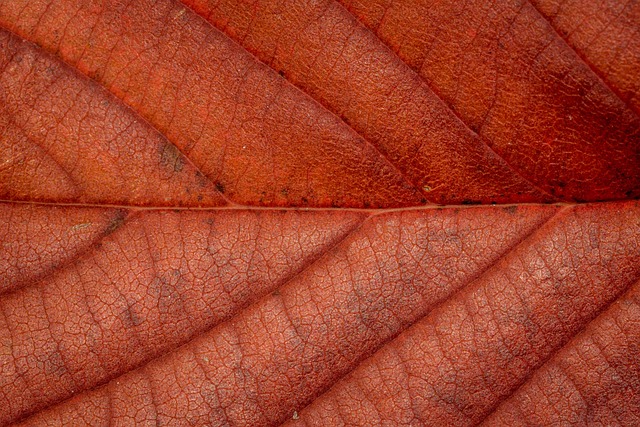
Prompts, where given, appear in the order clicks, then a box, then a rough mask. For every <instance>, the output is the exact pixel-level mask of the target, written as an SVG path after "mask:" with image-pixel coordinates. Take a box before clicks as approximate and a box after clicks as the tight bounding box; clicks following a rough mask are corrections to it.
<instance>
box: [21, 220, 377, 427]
mask: <svg viewBox="0 0 640 427" xmlns="http://www.w3.org/2000/svg"><path fill="white" fill-rule="evenodd" d="M369 218H371V216H363V217H362V219H361V220H360V221H358V222H356V223H355V224H354V225H353V226H352V227H351V229H349V230H348V231H347V232H346V233H344V235H343V236H341V237H340V238H338V239H337V240H335V241H334V242H333V244H330V245H329V246H327V248H325V249H324V250H323V251H320V252H319V253H318V254H316V255H315V257H314V258H312V259H309V260H307V262H306V264H305V265H303V266H302V267H301V268H300V269H299V270H298V271H296V272H294V273H293V274H292V275H291V276H290V277H288V278H284V280H283V281H282V283H280V284H279V285H278V286H277V287H276V288H274V289H271V290H270V291H269V292H268V294H267V295H270V294H271V293H273V292H275V291H277V290H278V289H281V288H282V287H283V286H286V285H287V284H288V283H290V282H291V281H293V280H294V279H295V278H296V277H298V276H300V275H301V274H303V273H304V272H305V271H307V270H309V269H311V268H312V267H313V266H314V265H316V264H317V263H318V262H320V261H321V260H322V259H324V258H326V257H327V256H329V254H331V253H332V252H333V251H334V250H335V249H336V248H337V247H339V246H340V245H341V244H342V242H344V241H346V240H347V239H348V238H349V237H350V236H352V235H354V234H355V233H356V232H357V231H358V230H359V229H360V228H362V225H363V224H364V223H365V222H366V221H367V220H368V219H369ZM263 297H264V295H263ZM262 300H263V298H259V299H258V300H256V301H255V302H254V303H252V304H249V305H248V306H246V307H242V308H240V309H238V310H237V311H236V312H235V313H234V314H233V315H232V316H231V317H229V318H227V319H226V320H224V321H223V322H220V323H217V324H215V325H212V326H211V327H209V328H207V329H205V330H202V331H200V332H197V333H196V334H194V335H193V336H191V337H190V338H189V339H187V340H185V341H183V342H182V343H179V344H177V345H176V346H175V347H174V348H172V349H168V350H165V351H163V352H162V354H158V355H156V356H153V357H151V358H149V359H148V360H146V361H145V362H143V363H141V364H139V365H138V366H135V367H133V368H130V369H127V370H126V371H123V372H120V373H118V374H117V375H115V376H112V377H107V378H105V380H103V381H100V382H99V383H98V384H96V385H95V386H93V387H91V388H88V389H84V390H82V391H80V392H78V393H77V394H75V395H73V396H69V397H67V398H65V399H62V400H60V401H58V402H52V403H50V404H49V405H48V406H47V408H41V409H37V410H34V411H31V412H28V413H25V414H24V415H23V416H21V418H20V419H21V420H22V419H26V418H29V417H31V416H33V415H35V414H37V413H39V412H41V411H42V410H43V409H48V408H51V407H53V406H57V405H60V404H62V403H63V402H66V401H68V400H69V399H72V398H73V397H75V396H78V395H82V394H85V393H89V392H91V391H93V390H96V389H98V388H100V387H102V386H103V385H104V384H108V383H109V382H111V381H114V380H116V379H118V378H121V377H122V376H124V375H126V374H127V373H129V372H132V371H135V370H139V369H143V370H144V368H145V367H146V366H148V365H149V364H150V363H151V362H153V361H154V360H157V359H160V358H162V357H165V356H167V355H169V354H172V353H174V352H176V351H178V349H180V348H183V347H185V346H187V345H188V344H189V343H191V342H193V341H195V340H196V339H198V338H199V337H201V336H203V335H206V334H207V333H209V332H210V331H211V330H213V329H215V328H216V327H218V326H219V325H221V324H225V323H229V322H231V321H232V320H233V319H235V318H237V317H238V316H239V315H241V314H242V313H243V312H245V311H246V310H247V309H248V308H249V307H252V306H256V305H257V304H259V303H260V302H261V301H262Z"/></svg>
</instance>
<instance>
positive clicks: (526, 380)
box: [475, 278, 638, 426]
mask: <svg viewBox="0 0 640 427" xmlns="http://www.w3.org/2000/svg"><path fill="white" fill-rule="evenodd" d="M637 282H638V279H637V278H634V279H633V280H631V281H629V283H628V284H627V285H626V286H625V287H624V288H623V289H622V290H620V292H619V293H618V294H617V295H616V296H615V297H614V298H612V300H611V301H610V302H608V303H607V304H604V305H603V306H602V307H600V308H599V309H598V310H596V311H595V312H594V313H593V317H592V318H591V319H589V320H588V321H587V322H585V323H584V324H583V325H582V327H580V329H578V330H577V331H576V333H575V334H574V335H573V336H571V337H569V338H567V341H566V342H565V343H563V344H562V345H560V346H559V347H557V348H555V349H554V350H552V351H551V352H550V353H549V354H548V355H547V356H546V357H544V358H543V359H542V360H540V362H539V364H538V366H536V367H534V368H533V370H532V371H531V372H529V374H528V375H527V377H526V378H524V380H523V381H521V382H520V384H518V385H517V386H516V387H515V388H514V389H513V390H512V391H511V392H510V393H509V394H508V395H507V396H504V397H503V398H502V400H501V401H500V402H496V403H495V405H494V407H493V408H491V410H490V411H489V412H487V414H486V415H485V416H484V417H482V419H481V420H480V421H479V422H477V423H476V424H475V425H476V426H480V425H482V424H483V423H484V421H485V420H486V419H488V418H489V417H490V416H491V415H492V414H493V413H494V412H496V411H497V410H498V409H499V408H500V405H501V404H502V402H504V401H506V400H508V399H509V398H510V397H511V396H513V395H514V394H516V393H517V392H518V390H520V389H521V388H523V387H524V386H525V385H526V384H527V383H529V382H530V381H531V379H532V378H533V377H534V375H535V373H536V372H538V371H539V370H540V369H542V368H543V367H544V366H545V365H546V364H547V362H549V360H551V359H553V357H554V356H555V355H556V354H558V353H560V352H561V351H562V350H563V349H565V348H567V347H568V346H570V345H571V343H572V342H573V340H574V339H575V338H576V337H577V336H579V335H580V334H582V333H583V332H584V331H585V330H587V329H588V328H589V326H590V325H592V324H593V323H594V322H595V321H597V320H598V319H600V318H601V317H602V316H604V315H605V314H606V312H607V311H608V310H609V308H610V307H611V306H612V305H613V304H614V303H615V302H616V301H618V300H619V299H620V298H622V297H623V296H624V295H625V294H626V293H627V292H628V291H629V289H631V287H632V286H633V285H634V284H636V283H637Z"/></svg>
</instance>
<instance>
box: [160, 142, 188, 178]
mask: <svg viewBox="0 0 640 427" xmlns="http://www.w3.org/2000/svg"><path fill="white" fill-rule="evenodd" d="M160 161H161V163H162V164H163V165H164V166H165V167H168V168H172V169H173V171H174V172H180V171H182V169H183V168H184V158H183V157H182V153H181V152H180V150H178V147H176V146H175V145H173V144H171V143H166V144H163V145H162V146H161V147H160Z"/></svg>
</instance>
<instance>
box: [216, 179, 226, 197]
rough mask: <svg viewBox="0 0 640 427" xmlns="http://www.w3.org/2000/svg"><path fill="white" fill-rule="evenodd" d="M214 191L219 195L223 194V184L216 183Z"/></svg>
mask: <svg viewBox="0 0 640 427" xmlns="http://www.w3.org/2000/svg"><path fill="white" fill-rule="evenodd" d="M216 190H218V191H219V192H220V193H222V194H224V191H225V187H224V184H223V183H221V182H220V181H216Z"/></svg>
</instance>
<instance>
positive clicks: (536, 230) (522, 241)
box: [298, 207, 570, 412]
mask: <svg viewBox="0 0 640 427" xmlns="http://www.w3.org/2000/svg"><path fill="white" fill-rule="evenodd" d="M567 209H570V208H567V207H565V208H561V209H558V210H557V211H556V212H555V213H554V214H553V215H551V216H550V217H549V218H548V219H546V220H545V221H544V222H542V223H541V224H540V225H539V226H538V227H536V228H534V229H532V230H531V231H530V232H529V233H527V234H524V235H523V236H522V237H521V239H520V240H519V241H518V242H516V243H515V244H513V246H511V247H510V248H508V249H507V250H505V252H503V253H502V254H501V255H500V256H499V257H498V258H496V260H495V261H494V262H493V263H491V264H490V265H488V266H487V267H486V268H485V269H484V270H482V271H480V272H479V273H478V274H477V276H476V277H475V278H473V279H471V280H469V281H468V282H467V283H466V284H465V285H463V286H462V287H460V288H459V289H457V290H455V291H454V292H453V293H452V294H451V295H449V296H448V297H447V298H446V299H444V300H442V301H438V302H436V303H435V304H433V306H432V307H431V309H430V310H429V312H427V313H426V314H424V315H423V316H421V317H419V318H418V319H416V320H415V321H413V322H411V323H409V324H407V325H406V327H405V328H404V329H403V330H401V331H399V332H398V333H397V334H396V335H395V336H392V337H390V338H388V339H387V340H386V341H384V342H383V343H381V344H380V345H379V346H378V347H377V348H376V349H375V350H374V351H373V353H372V354H371V355H370V356H369V357H367V358H364V359H362V360H360V362H358V363H357V364H356V365H355V366H353V367H352V368H351V369H350V370H348V371H347V372H345V373H344V374H342V375H341V376H340V377H338V378H337V379H336V380H335V381H333V384H331V385H330V386H328V387H327V388H326V389H324V390H323V391H321V392H320V394H318V396H316V398H315V399H314V400H313V401H311V402H309V404H308V405H307V406H310V405H312V404H313V402H315V401H316V400H318V399H319V398H320V397H321V396H324V395H325V394H326V393H327V391H329V390H330V389H331V387H333V386H334V385H336V384H339V383H340V381H342V380H343V379H344V378H346V377H347V376H349V375H350V374H351V373H352V372H354V371H355V370H356V369H358V367H359V366H360V365H362V363H364V361H365V360H367V359H369V358H372V357H375V355H376V354H379V352H380V351H381V350H382V349H384V348H385V347H388V346H389V345H391V344H392V343H393V342H394V341H395V340H396V338H397V337H398V335H400V334H401V333H403V332H405V331H408V330H410V329H411V328H412V327H413V326H414V325H416V324H418V323H420V322H422V321H423V320H424V319H426V318H427V317H429V316H430V315H431V313H432V312H433V311H434V310H436V309H437V308H439V307H441V306H442V305H444V304H446V303H447V302H448V301H450V300H452V299H455V298H456V296H457V295H459V294H461V293H462V292H463V291H464V290H465V289H467V288H468V287H470V286H473V284H474V283H475V282H476V281H477V280H478V279H480V278H481V277H483V276H484V275H485V274H487V273H488V272H489V271H491V269H493V268H494V266H496V265H497V264H498V263H499V262H500V261H501V260H502V259H504V258H506V257H507V256H508V255H509V254H511V253H512V252H513V251H514V250H516V248H518V247H520V246H522V245H524V244H525V243H526V242H527V241H528V240H531V239H532V238H533V237H534V236H535V235H536V234H538V233H539V232H540V231H541V230H542V229H544V228H546V227H547V226H548V225H549V224H551V223H552V222H553V220H554V219H555V218H557V217H558V216H559V215H560V213H562V212H565V211H566V210H567ZM302 410H304V408H301V409H299V410H298V412H300V411H302Z"/></svg>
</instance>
